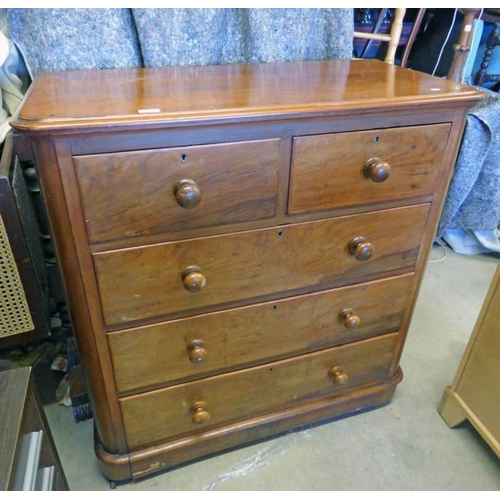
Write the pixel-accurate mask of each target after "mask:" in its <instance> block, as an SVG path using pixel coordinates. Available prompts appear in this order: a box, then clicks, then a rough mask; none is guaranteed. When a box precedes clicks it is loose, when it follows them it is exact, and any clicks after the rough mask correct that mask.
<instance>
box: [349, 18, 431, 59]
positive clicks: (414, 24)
mask: <svg viewBox="0 0 500 500" xmlns="http://www.w3.org/2000/svg"><path fill="white" fill-rule="evenodd" d="M355 10H356V11H372V10H373V11H378V12H377V19H376V21H374V22H373V20H372V19H371V17H370V19H369V22H366V20H363V21H361V22H360V21H358V22H356V16H355V25H354V54H355V55H356V56H357V57H359V58H361V59H365V58H370V57H375V56H376V55H377V54H378V52H377V49H378V48H379V46H380V43H381V42H384V43H386V42H387V43H388V48H387V50H386V51H385V54H384V53H383V52H382V53H381V57H382V55H383V58H384V60H385V61H386V62H388V63H390V64H398V65H399V66H401V67H403V68H404V67H406V64H407V62H408V58H409V55H410V52H411V49H412V47H413V43H414V42H415V38H416V36H417V34H418V33H419V30H420V28H421V25H422V21H423V20H424V17H425V13H426V10H427V9H416V11H417V12H416V15H415V19H413V20H411V21H408V22H406V21H405V15H406V14H407V11H408V9H388V8H383V9H355ZM389 14H392V19H391V20H390V21H389V20H388V17H389ZM406 17H407V16H406ZM361 40H367V41H366V42H365V43H364V44H362V45H361V44H360V42H361ZM400 46H404V47H403V51H402V55H401V57H400V58H398V56H397V54H396V50H397V49H398V48H399V47H400Z"/></svg>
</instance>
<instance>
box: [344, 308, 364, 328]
mask: <svg viewBox="0 0 500 500" xmlns="http://www.w3.org/2000/svg"><path fill="white" fill-rule="evenodd" d="M339 316H340V319H341V320H342V321H343V322H344V326H345V327H346V328H347V329H348V330H351V329H352V328H357V327H358V326H359V325H360V324H361V320H360V319H359V316H356V315H355V314H354V311H353V310H352V309H344V310H343V311H342V312H341V313H340V315H339Z"/></svg>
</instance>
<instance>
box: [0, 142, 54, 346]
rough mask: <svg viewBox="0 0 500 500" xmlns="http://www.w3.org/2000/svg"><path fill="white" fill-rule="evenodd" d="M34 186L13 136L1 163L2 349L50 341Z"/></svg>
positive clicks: (45, 274) (46, 285)
mask: <svg viewBox="0 0 500 500" xmlns="http://www.w3.org/2000/svg"><path fill="white" fill-rule="evenodd" d="M18 149H19V151H21V149H22V148H21V147H18ZM21 154H22V153H21ZM36 183H37V180H36V173H35V171H34V169H33V168H31V169H23V168H22V166H21V162H20V161H19V157H18V156H17V155H16V154H14V142H13V138H12V134H11V133H9V134H8V135H7V136H6V140H5V144H4V148H3V153H2V158H1V161H0V347H1V348H3V347H7V346H11V345H17V344H22V343H26V342H29V341H32V340H35V339H40V338H44V337H48V336H49V335H50V298H49V276H48V271H47V264H46V258H45V256H44V251H43V248H42V239H41V237H42V232H41V230H40V225H39V222H38V219H37V215H36V210H35V205H34V202H33V197H32V193H31V191H33V189H37V190H38V191H39V188H38V187H37V185H36ZM38 196H39V193H38ZM40 201H41V200H40Z"/></svg>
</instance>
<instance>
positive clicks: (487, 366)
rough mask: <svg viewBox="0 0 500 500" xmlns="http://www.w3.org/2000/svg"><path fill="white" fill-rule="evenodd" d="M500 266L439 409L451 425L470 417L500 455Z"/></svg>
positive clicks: (472, 422)
mask: <svg viewBox="0 0 500 500" xmlns="http://www.w3.org/2000/svg"><path fill="white" fill-rule="evenodd" d="M499 379H500V266H498V267H497V271H496V273H495V276H494V277H493V281H492V282H491V285H490V288H489V291H488V294H487V296H486V298H485V301H484V304H483V307H482V309H481V312H480V314H479V317H478V319H477V321H476V326H475V328H474V331H473V333H472V336H471V338H470V340H469V343H468V345H467V348H466V350H465V353H464V356H463V358H462V361H461V363H460V366H459V367H458V370H457V373H456V375H455V379H454V380H453V383H452V384H451V386H448V387H446V388H445V391H444V394H443V398H442V400H441V403H440V406H439V413H440V414H441V416H442V417H443V419H444V420H445V422H446V423H447V424H448V425H449V426H450V427H455V426H456V425H458V424H460V423H462V422H464V421H465V420H469V421H470V422H471V424H472V425H473V426H474V427H475V428H476V429H477V431H478V432H479V433H480V434H481V436H482V437H483V438H484V440H485V441H486V442H487V443H488V444H489V445H490V446H491V448H492V449H493V451H494V452H495V453H496V454H497V455H498V456H499V457H500V419H499V415H500V390H499V385H498V380H499Z"/></svg>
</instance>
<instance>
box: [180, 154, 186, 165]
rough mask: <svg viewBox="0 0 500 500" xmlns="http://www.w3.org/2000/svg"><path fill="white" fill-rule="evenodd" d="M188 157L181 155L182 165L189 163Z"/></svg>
mask: <svg viewBox="0 0 500 500" xmlns="http://www.w3.org/2000/svg"><path fill="white" fill-rule="evenodd" d="M187 157H188V155H186V154H182V155H181V163H186V162H187Z"/></svg>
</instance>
